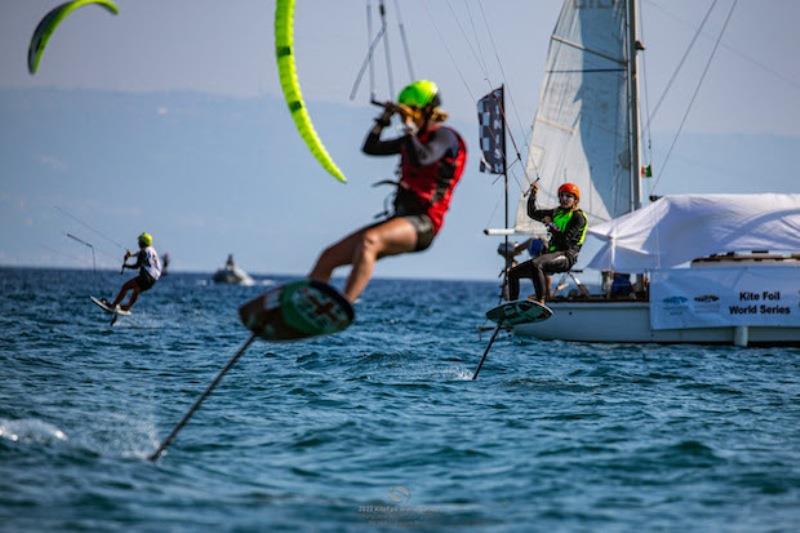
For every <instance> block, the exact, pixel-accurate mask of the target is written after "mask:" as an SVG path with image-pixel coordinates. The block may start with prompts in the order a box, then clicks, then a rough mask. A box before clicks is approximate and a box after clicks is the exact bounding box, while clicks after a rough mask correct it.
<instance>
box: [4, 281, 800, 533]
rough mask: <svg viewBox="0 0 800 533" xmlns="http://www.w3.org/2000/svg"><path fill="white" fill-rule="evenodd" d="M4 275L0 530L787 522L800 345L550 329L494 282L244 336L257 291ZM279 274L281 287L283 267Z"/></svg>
mask: <svg viewBox="0 0 800 533" xmlns="http://www.w3.org/2000/svg"><path fill="white" fill-rule="evenodd" d="M122 279H123V278H122V277H120V276H117V275H115V274H113V273H101V274H98V275H97V276H96V277H95V276H93V275H92V273H91V272H75V271H52V270H49V271H48V270H20V269H4V270H0V366H1V367H2V380H0V524H2V526H1V527H2V528H3V529H8V530H25V529H31V528H34V529H43V528H55V529H122V528H125V529H128V528H135V529H148V530H163V529H172V530H194V529H197V528H198V527H203V528H211V527H214V528H222V529H238V530H248V529H260V530H266V529H270V530H272V529H285V530H289V529H296V528H305V529H325V530H365V529H371V528H373V527H376V526H378V527H381V528H386V529H392V528H395V527H401V528H408V527H419V528H423V529H431V530H433V529H440V528H444V527H470V528H471V527H478V528H480V529H491V530H520V531H522V530H531V529H535V530H547V529H553V528H556V529H585V530H594V529H613V530H633V529H642V528H646V529H648V530H650V529H690V530H709V529H726V530H731V529H732V530H796V529H795V528H796V527H797V524H798V523H800V350H797V349H739V348H734V347H728V346H722V347H701V346H644V345H638V346H637V345H634V346H627V345H601V344H568V343H561V342H548V343H545V342H538V341H534V340H520V339H514V338H511V337H509V336H501V337H500V338H499V340H498V341H497V342H496V344H495V346H494V348H493V349H492V352H491V354H490V355H489V359H488V361H487V363H486V366H485V367H484V369H483V370H482V372H481V377H480V379H479V380H478V381H476V382H471V381H469V377H470V376H471V373H472V370H473V369H474V367H475V365H476V364H477V362H478V359H479V357H480V354H481V352H482V350H483V348H484V346H485V345H486V342H487V341H488V334H486V333H484V334H483V336H482V337H480V336H479V335H478V333H477V331H476V329H477V326H480V325H486V324H485V323H484V322H483V321H482V312H483V311H484V310H485V309H487V308H488V307H489V306H491V305H493V304H494V303H495V298H496V297H495V295H496V287H495V286H494V285H493V284H491V283H479V282H432V281H398V280H375V281H374V282H373V283H372V284H371V285H370V287H369V288H368V290H367V292H366V293H365V294H364V296H363V298H362V301H361V302H360V303H359V304H358V305H357V307H356V310H357V315H358V318H357V323H356V324H355V325H354V327H351V328H350V329H349V330H348V331H346V332H344V333H343V334H340V335H338V336H334V337H328V338H322V339H318V340H314V341H308V342H302V343H289V344H271V345H270V344H266V343H264V342H261V341H258V342H257V343H256V344H254V345H253V346H252V347H251V348H250V350H249V352H248V353H247V354H246V355H245V356H244V357H243V358H242V359H241V361H240V362H239V364H238V365H237V366H236V367H235V368H234V369H233V370H232V371H231V372H230V373H229V374H228V375H227V376H226V378H225V379H224V380H223V382H222V384H221V385H220V386H219V388H218V389H217V391H216V392H215V393H214V394H213V395H212V396H211V397H210V398H209V400H208V401H207V402H206V403H205V404H204V406H203V408H202V409H201V410H200V411H199V412H198V413H197V414H196V415H195V417H194V419H193V420H192V421H191V422H190V424H189V425H188V426H186V428H185V429H184V430H183V432H182V433H181V434H180V435H179V437H178V439H177V440H176V442H175V443H174V444H173V446H172V447H171V448H170V449H169V451H168V453H167V454H166V455H165V456H164V457H163V458H162V460H161V461H160V462H158V463H157V464H155V465H154V464H151V463H150V462H148V461H147V460H146V459H145V457H146V456H147V455H148V454H149V453H151V452H152V451H153V450H154V449H155V447H156V446H157V444H158V442H159V439H161V438H163V437H164V436H165V435H166V434H167V432H168V431H169V430H170V429H171V427H172V426H173V424H174V423H175V422H176V421H177V420H178V419H179V418H180V417H181V416H182V414H183V413H184V412H185V411H186V409H187V408H188V407H189V405H191V403H192V401H193V400H194V399H195V398H196V397H197V395H198V394H199V393H200V392H201V391H202V390H203V389H204V388H205V386H206V385H207V384H208V383H209V381H210V380H211V379H212V378H213V376H214V375H215V373H216V372H217V371H218V370H219V369H220V368H221V367H222V366H223V365H224V363H225V362H226V361H227V360H228V358H229V357H230V356H231V354H232V353H234V352H235V350H236V349H237V348H238V347H239V346H240V345H241V343H242V342H243V341H244V340H245V339H246V337H247V332H246V331H245V330H244V329H243V327H242V326H241V325H240V324H239V323H238V320H237V317H236V308H237V306H238V305H239V304H240V303H242V302H244V301H245V300H247V299H249V298H252V297H254V296H255V295H257V294H258V293H259V291H261V290H263V289H264V287H263V286H261V287H258V286H256V287H248V288H245V287H225V286H222V287H220V286H213V285H210V284H208V283H206V281H205V280H206V279H207V277H204V276H199V275H171V276H169V277H167V278H165V279H164V281H163V282H159V284H158V285H156V287H155V288H154V289H153V290H152V291H150V292H148V293H146V294H144V295H143V296H142V297H141V299H140V301H139V302H138V303H137V306H136V308H135V310H134V315H133V316H132V317H129V318H123V319H120V321H119V322H118V323H117V324H116V325H115V326H114V327H109V325H108V324H107V320H106V316H105V315H104V314H102V312H101V311H100V310H99V309H98V308H96V307H95V306H94V305H92V304H91V302H89V299H88V295H89V294H90V293H92V294H99V295H105V296H111V292H112V290H113V289H116V287H118V285H119V283H120V282H121V280H122ZM276 281H280V280H279V279H278V280H276Z"/></svg>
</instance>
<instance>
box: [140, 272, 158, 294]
mask: <svg viewBox="0 0 800 533" xmlns="http://www.w3.org/2000/svg"><path fill="white" fill-rule="evenodd" d="M136 283H137V284H138V285H139V291H141V292H144V291H149V290H150V289H151V288H152V287H153V285H155V284H156V280H154V279H153V276H151V275H150V274H148V273H147V272H145V271H144V270H143V271H141V272H139V276H137V278H136Z"/></svg>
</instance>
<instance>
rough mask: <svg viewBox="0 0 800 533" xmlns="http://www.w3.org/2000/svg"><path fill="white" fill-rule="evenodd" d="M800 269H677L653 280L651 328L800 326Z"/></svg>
mask: <svg viewBox="0 0 800 533" xmlns="http://www.w3.org/2000/svg"><path fill="white" fill-rule="evenodd" d="M798 287H800V269H799V268H798V267H787V266H767V267H764V266H738V267H736V268H673V269H670V270H656V271H653V272H652V273H651V275H650V326H651V327H652V328H653V329H685V328H707V327H724V326H772V327H786V326H794V327H800V293H798V290H797V289H798Z"/></svg>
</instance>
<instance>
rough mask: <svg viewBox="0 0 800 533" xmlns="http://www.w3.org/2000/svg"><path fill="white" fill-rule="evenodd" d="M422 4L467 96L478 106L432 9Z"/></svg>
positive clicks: (424, 3)
mask: <svg viewBox="0 0 800 533" xmlns="http://www.w3.org/2000/svg"><path fill="white" fill-rule="evenodd" d="M422 4H423V5H424V6H425V11H427V13H428V22H430V23H431V25H432V26H433V29H434V30H436V34H437V35H438V36H439V40H440V41H442V45H443V46H444V49H445V51H446V52H447V55H448V56H449V57H450V61H451V62H452V63H453V67H454V68H455V69H456V72H457V73H458V77H459V78H461V83H463V84H464V87H465V88H466V89H467V94H469V97H470V98H471V99H472V103H473V104H475V105H477V104H478V101H477V100H476V99H475V95H474V94H472V89H470V88H469V84H468V83H467V80H466V78H464V73H463V72H461V69H460V68H458V63H457V62H456V58H455V57H454V56H453V52H452V51H451V50H450V47H449V46H447V41H445V38H444V35H443V34H442V32H441V31H440V30H439V26H437V25H436V20H435V19H434V17H433V14H432V13H431V9H430V7H428V3H427V2H423V3H422Z"/></svg>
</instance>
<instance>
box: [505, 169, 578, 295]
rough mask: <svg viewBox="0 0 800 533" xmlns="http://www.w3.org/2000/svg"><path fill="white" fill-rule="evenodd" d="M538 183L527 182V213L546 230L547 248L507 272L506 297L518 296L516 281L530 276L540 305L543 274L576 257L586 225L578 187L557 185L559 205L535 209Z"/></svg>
mask: <svg viewBox="0 0 800 533" xmlns="http://www.w3.org/2000/svg"><path fill="white" fill-rule="evenodd" d="M538 190H539V182H538V180H537V181H534V182H533V183H532V184H531V193H530V196H529V197H528V216H529V217H531V218H532V219H534V220H538V221H539V222H542V223H543V224H544V225H545V226H547V229H548V231H549V233H550V244H549V246H548V247H547V251H546V252H545V253H544V254H542V255H540V256H539V257H535V258H533V259H531V260H529V261H525V262H524V263H520V264H519V265H517V266H515V267H514V268H512V269H511V270H509V272H508V295H509V300H510V301H513V300H516V299H518V298H519V280H520V279H521V278H530V279H531V280H532V281H533V287H534V290H535V291H536V294H535V296H533V297H529V299H530V298H534V299H535V301H536V302H538V303H540V304H544V298H545V295H546V294H547V276H548V275H549V274H554V273H557V272H567V271H569V270H570V269H571V268H572V267H573V265H574V264H575V262H576V261H577V260H578V252H580V249H581V246H583V241H584V240H585V239H586V228H587V227H588V226H589V223H588V220H587V218H586V214H585V213H584V212H583V210H581V209H580V208H579V207H578V203H579V202H580V199H581V190H580V188H578V186H577V185H575V184H574V183H569V182H567V183H564V184H563V185H561V186H560V187H559V188H558V202H559V206H558V207H556V208H554V209H537V207H536V193H537V191H538Z"/></svg>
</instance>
